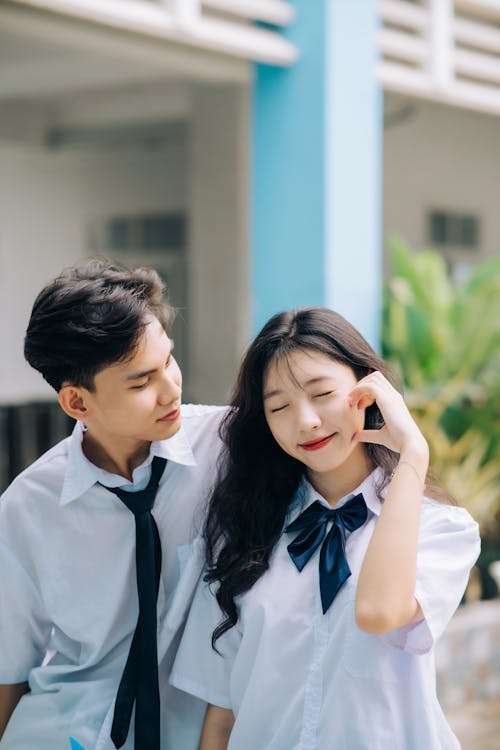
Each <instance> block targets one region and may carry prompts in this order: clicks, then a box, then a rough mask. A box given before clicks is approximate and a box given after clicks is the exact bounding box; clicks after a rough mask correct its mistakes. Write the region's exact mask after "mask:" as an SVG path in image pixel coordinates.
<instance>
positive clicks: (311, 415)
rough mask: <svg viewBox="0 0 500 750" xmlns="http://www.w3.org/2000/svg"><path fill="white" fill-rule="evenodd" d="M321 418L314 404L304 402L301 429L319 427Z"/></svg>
mask: <svg viewBox="0 0 500 750" xmlns="http://www.w3.org/2000/svg"><path fill="white" fill-rule="evenodd" d="M320 424H321V418H320V416H319V414H318V412H317V410H316V409H315V408H314V407H313V406H312V404H304V405H303V406H302V407H301V409H300V413H299V425H300V429H301V430H313V429H315V428H316V427H319V426H320Z"/></svg>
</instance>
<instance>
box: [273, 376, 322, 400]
mask: <svg viewBox="0 0 500 750" xmlns="http://www.w3.org/2000/svg"><path fill="white" fill-rule="evenodd" d="M331 379H332V377H331V375H318V376H317V377H314V378H310V379H309V380H306V381H305V382H304V383H299V385H300V387H301V388H304V387H305V386H307V385H314V384H315V383H321V382H323V381H324V380H331ZM282 393H283V390H282V389H280V388H275V389H274V390H272V391H264V393H263V395H262V398H263V400H264V401H265V400H266V399H268V398H271V397H272V396H279V395H281V394H282Z"/></svg>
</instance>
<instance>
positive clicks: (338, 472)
mask: <svg viewBox="0 0 500 750" xmlns="http://www.w3.org/2000/svg"><path fill="white" fill-rule="evenodd" d="M359 447H361V446H359ZM373 469H374V466H373V462H372V461H371V459H370V457H369V456H368V454H367V453H366V451H365V450H364V449H362V450H361V451H360V453H358V454H357V455H356V456H355V455H354V454H351V456H349V458H348V459H347V461H345V462H344V463H343V464H342V465H341V466H339V467H338V468H336V469H332V471H328V472H314V471H308V472H307V478H308V480H309V481H310V483H311V484H312V486H313V487H314V489H315V490H316V492H319V493H320V495H321V496H322V497H324V498H325V500H326V501H327V502H328V503H329V504H330V505H331V506H332V508H335V507H336V505H337V504H338V502H339V500H341V499H342V498H343V497H345V496H346V495H348V494H349V493H350V492H352V491H353V490H355V489H356V487H359V485H360V484H361V482H363V480H365V479H366V477H367V476H368V475H369V474H371V472H372V471H373Z"/></svg>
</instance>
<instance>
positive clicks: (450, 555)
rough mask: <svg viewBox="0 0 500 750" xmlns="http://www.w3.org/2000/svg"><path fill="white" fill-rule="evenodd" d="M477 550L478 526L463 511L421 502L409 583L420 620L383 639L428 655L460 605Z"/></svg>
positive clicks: (450, 506) (410, 650)
mask: <svg viewBox="0 0 500 750" xmlns="http://www.w3.org/2000/svg"><path fill="white" fill-rule="evenodd" d="M479 551H480V537H479V527H478V525H477V523H476V522H475V521H474V520H473V518H472V517H471V516H470V514H469V513H468V512H467V511H466V510H465V508H458V507H456V506H453V505H445V504H442V503H438V502H436V501H434V500H430V499H428V498H425V499H424V502H423V504H422V513H421V520H420V532H419V543H418V552H417V578H416V585H415V598H416V599H417V601H418V603H419V604H420V608H421V609H422V612H423V614H424V619H423V620H421V621H420V622H418V623H414V624H412V625H407V626H406V627H404V628H400V629H399V630H395V631H393V632H392V633H387V634H386V635H385V636H384V640H385V641H387V642H388V643H390V644H391V645H393V646H395V647H396V648H400V649H404V650H405V651H409V652H410V653H414V654H423V653H427V652H428V651H430V650H431V648H432V647H433V646H434V644H435V643H436V641H437V640H438V638H439V637H440V636H441V635H442V633H443V631H444V630H445V628H446V626H447V625H448V623H449V621H450V620H451V618H452V616H453V614H454V612H455V610H456V609H457V607H458V605H459V604H460V601H461V599H462V597H463V595H464V592H465V588H466V586H467V582H468V580H469V573H470V570H471V568H472V566H473V565H474V563H475V562H476V560H477V558H478V555H479Z"/></svg>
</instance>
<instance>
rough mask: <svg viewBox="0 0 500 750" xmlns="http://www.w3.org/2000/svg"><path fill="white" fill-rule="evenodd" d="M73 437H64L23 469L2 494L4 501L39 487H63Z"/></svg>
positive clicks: (46, 488) (45, 488)
mask: <svg viewBox="0 0 500 750" xmlns="http://www.w3.org/2000/svg"><path fill="white" fill-rule="evenodd" d="M70 440H71V437H67V438H64V439H63V440H61V441H60V442H59V443H56V445H54V446H52V448H49V450H48V451H46V452H45V453H43V454H42V455H41V456H40V458H37V460H36V461H34V462H33V463H32V464H30V465H29V466H28V467H26V469H24V471H22V472H21V473H20V474H18V476H17V477H16V478H15V479H14V480H13V482H12V483H11V484H10V485H9V487H7V489H6V490H5V492H4V493H3V495H2V501H3V500H7V499H9V498H10V497H11V496H15V495H17V494H19V493H21V494H25V492H29V493H34V492H36V491H37V489H38V488H39V489H42V488H43V489H44V490H45V491H47V490H50V489H54V490H55V489H56V488H57V487H60V486H61V487H62V483H63V480H64V474H65V471H66V466H67V463H68V449H69V442H70Z"/></svg>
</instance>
